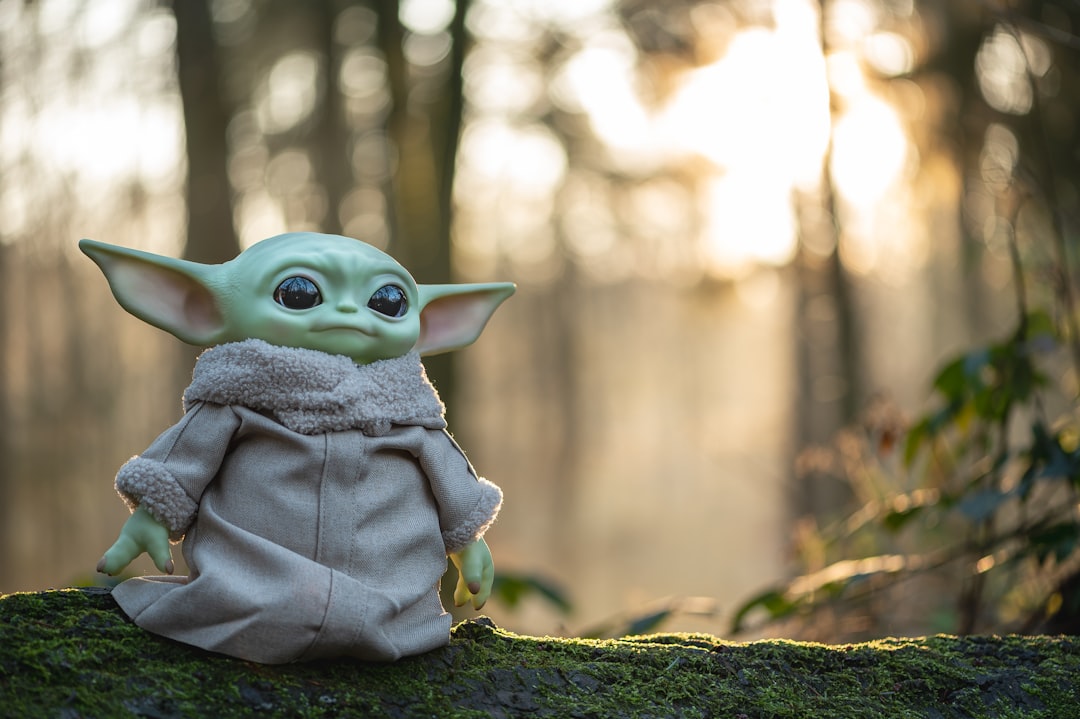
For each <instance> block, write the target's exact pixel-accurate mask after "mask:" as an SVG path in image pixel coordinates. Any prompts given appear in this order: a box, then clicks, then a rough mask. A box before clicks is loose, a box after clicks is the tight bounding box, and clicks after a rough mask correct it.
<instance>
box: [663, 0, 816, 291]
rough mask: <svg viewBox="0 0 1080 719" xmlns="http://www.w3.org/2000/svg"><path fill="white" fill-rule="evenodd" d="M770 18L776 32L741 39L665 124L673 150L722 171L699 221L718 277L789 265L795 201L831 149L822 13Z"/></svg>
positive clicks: (783, 4)
mask: <svg viewBox="0 0 1080 719" xmlns="http://www.w3.org/2000/svg"><path fill="white" fill-rule="evenodd" d="M774 19H775V27H774V28H772V29H761V28H755V29H749V30H744V31H742V32H740V33H738V35H737V36H736V37H735V39H734V40H733V41H732V42H731V44H730V46H729V47H728V51H727V53H726V54H725V55H724V56H723V57H721V58H720V59H719V60H718V61H717V62H716V63H714V64H712V65H709V66H706V67H704V68H701V69H699V70H695V71H693V72H691V73H688V75H687V77H686V78H685V79H684V82H683V85H682V86H681V88H680V89H679V91H678V92H677V93H676V94H675V96H674V97H673V99H672V101H671V102H670V103H669V104H668V106H667V107H666V108H665V109H664V111H663V114H662V117H661V120H660V123H661V127H662V133H663V135H664V136H665V137H666V139H667V141H668V142H670V143H671V144H672V145H673V146H674V147H675V148H677V149H681V150H682V151H683V152H690V153H693V154H697V155H700V156H702V157H704V158H707V159H708V160H710V161H711V162H712V163H713V164H714V165H715V166H716V167H717V170H718V173H717V175H716V176H715V177H714V178H713V179H711V180H709V181H707V183H706V186H707V189H706V191H705V192H704V193H703V195H702V202H703V207H702V213H703V217H704V218H705V219H704V225H705V226H704V232H703V250H704V255H705V261H706V265H707V268H708V269H709V271H710V272H712V273H714V274H718V275H727V276H739V275H741V274H744V273H745V272H747V271H749V269H750V268H752V266H753V265H754V264H757V263H764V264H770V265H781V264H785V263H787V262H789V261H790V260H791V258H792V257H793V256H794V253H795V247H796V229H797V222H796V219H795V216H794V210H793V207H792V192H793V191H794V190H795V189H796V188H799V187H812V186H814V185H815V184H816V183H817V181H818V179H819V177H820V174H821V166H822V159H823V157H824V154H825V150H826V148H827V147H828V142H829V123H830V118H829V88H828V84H827V81H826V73H825V64H824V60H823V58H822V56H821V50H820V46H819V44H818V41H817V38H816V34H815V32H816V31H815V28H816V14H815V13H814V11H813V9H812V8H811V7H810V6H809V5H807V4H806V3H803V2H800V1H799V0H782V1H780V2H777V3H776V4H775V8H774Z"/></svg>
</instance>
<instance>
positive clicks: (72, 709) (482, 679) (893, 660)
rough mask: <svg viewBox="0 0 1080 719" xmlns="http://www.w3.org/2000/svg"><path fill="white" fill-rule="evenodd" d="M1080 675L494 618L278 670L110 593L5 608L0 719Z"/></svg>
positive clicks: (984, 641) (726, 710)
mask: <svg viewBox="0 0 1080 719" xmlns="http://www.w3.org/2000/svg"><path fill="white" fill-rule="evenodd" d="M1078 674H1080V641H1078V640H1077V639H1075V638H1072V637H1057V638H1052V637H965V638H957V637H946V636H938V637H931V638H925V639H886V640H881V641H877V642H871V643H866V644H855V645H844V646H827V645H822V644H806V643H799V642H789V641H760V642H749V643H734V642H725V641H721V640H719V639H716V638H713V637H710V636H707V635H701V634H667V635H651V636H647V637H626V638H623V639H619V640H585V639H560V638H552V637H545V638H535V637H526V636H519V635H515V634H511V633H509V632H506V631H503V630H501V629H499V628H497V627H495V626H494V625H493V624H492V623H491V622H490V621H489V620H487V619H483V618H481V619H476V620H471V621H468V622H464V623H462V624H459V625H458V626H457V627H456V628H455V629H454V631H453V634H452V637H451V640H450V644H449V646H447V647H444V648H442V649H438V650H435V651H432V652H429V653H427V654H424V655H422V656H418V657H411V658H407V659H402V660H400V661H398V662H396V663H393V664H365V663H362V662H358V661H353V660H349V659H339V660H331V661H320V662H312V663H308V664H288V665H281V666H266V665H259V664H254V663H252V662H246V661H240V660H236V659H230V658H228V657H224V656H222V655H219V654H212V653H209V652H205V651H201V650H198V649H193V648H191V647H187V646H185V645H183V644H179V643H177V642H173V641H169V640H165V639H161V638H159V637H156V636H154V635H152V634H148V633H146V632H144V631H143V630H142V629H139V628H138V627H136V626H135V625H134V624H132V623H131V622H130V621H129V620H128V619H127V618H126V617H125V616H124V615H123V613H122V612H121V611H120V609H119V608H118V607H117V606H116V604H115V603H114V602H113V600H112V597H111V596H110V595H109V593H108V590H104V589H85V590H64V591H51V592H41V593H33V594H13V595H8V596H6V597H2V598H0V677H3V681H2V682H0V714H3V715H5V716H13V717H14V716H19V717H23V716H64V717H80V716H152V717H187V716H213V717H231V716H291V717H323V716H381V717H416V716H438V717H511V716H530V717H731V718H733V719H734V718H736V717H746V718H747V719H750V718H751V717H753V718H755V719H756V718H758V717H761V718H765V717H833V718H834V719H844V718H850V717H859V718H860V719H875V718H879V719H883V718H886V717H887V718H888V719H893V718H894V717H1017V716H1048V717H1066V716H1075V712H1076V706H1077V704H1078V702H1080V684H1078V683H1077V682H1076V677H1077V676H1078Z"/></svg>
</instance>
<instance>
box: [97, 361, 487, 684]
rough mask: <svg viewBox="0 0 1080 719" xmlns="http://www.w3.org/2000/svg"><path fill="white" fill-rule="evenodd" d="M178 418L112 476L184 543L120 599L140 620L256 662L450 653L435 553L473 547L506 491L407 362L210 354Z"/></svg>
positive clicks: (416, 365) (442, 563)
mask: <svg viewBox="0 0 1080 719" xmlns="http://www.w3.org/2000/svg"><path fill="white" fill-rule="evenodd" d="M185 406H186V413H185V415H184V417H183V418H182V420H181V421H180V422H179V423H178V424H176V425H175V426H173V427H171V428H170V429H168V430H167V431H166V432H164V433H163V434H162V435H161V436H160V437H158V439H157V440H155V441H154V443H153V444H152V445H151V446H150V447H149V448H148V449H147V450H146V451H145V452H144V453H143V454H142V455H140V456H138V457H135V458H132V460H131V461H129V462H128V463H127V464H125V465H124V466H123V467H122V468H121V469H120V472H119V473H118V474H117V489H118V490H119V491H120V493H121V495H122V496H123V497H124V498H125V500H126V501H128V503H129V504H130V505H131V506H133V507H134V506H137V505H138V504H142V505H143V506H145V507H146V508H147V509H148V510H149V511H150V512H151V514H153V515H154V516H155V517H156V518H157V519H159V520H160V521H163V522H164V523H165V524H166V525H167V526H168V527H169V529H170V531H171V532H172V536H173V537H174V538H179V537H180V536H183V537H184V548H183V551H184V558H185V559H186V560H187V563H188V566H189V567H190V570H191V574H190V576H188V577H143V578H137V579H132V580H129V581H126V582H124V583H122V584H120V585H119V586H118V587H116V589H115V590H114V591H113V595H114V597H115V598H116V600H117V602H119V604H120V606H121V607H122V608H123V609H124V611H125V612H126V613H127V614H128V615H129V616H130V617H131V618H132V619H133V620H134V621H135V622H136V624H138V625H139V626H141V627H143V628H145V629H147V630H149V631H151V632H154V633H156V634H161V635H163V636H167V637H170V638H172V639H176V640H179V641H182V642H185V643H188V644H192V645H195V646H198V647H202V648H204V649H209V650H213V651H218V652H223V653H225V654H230V655H232V656H236V657H240V658H243V659H249V660H252V661H258V662H265V663H282V662H290V661H294V660H304V659H312V658H316V657H326V656H339V655H348V656H354V657H358V658H361V659H370V660H379V661H389V660H394V659H397V658H398V657H401V656H407V655H412V654H418V653H422V652H425V651H428V650H430V649H433V648H436V647H439V646H442V645H445V644H446V643H447V642H448V641H449V629H450V617H449V615H448V614H446V612H445V611H444V610H443V607H442V605H441V603H440V601H439V595H438V584H439V579H440V577H441V576H442V574H443V573H444V571H445V569H446V555H447V554H448V553H451V552H454V551H457V550H460V549H462V548H463V547H465V546H466V545H468V544H469V543H471V542H472V541H474V540H475V539H477V538H479V537H480V536H482V535H483V533H484V532H485V531H486V529H487V528H488V526H490V524H491V522H492V521H494V518H495V515H496V514H497V512H498V509H499V506H500V504H501V501H502V494H501V492H500V491H499V489H498V488H497V487H496V486H495V485H493V484H491V483H490V482H488V481H486V480H484V479H481V478H478V477H477V475H476V473H475V472H474V471H473V469H472V467H471V466H470V465H469V462H468V461H467V460H466V458H465V456H464V455H463V454H462V452H461V450H460V449H459V448H458V447H457V445H456V444H455V443H454V441H453V440H452V439H451V438H450V436H449V434H447V432H446V431H445V429H444V426H445V423H444V421H443V419H442V404H441V402H439V400H438V397H437V395H435V392H434V389H433V388H432V387H431V385H430V383H428V381H427V378H426V376H425V375H424V372H423V367H422V365H421V364H420V360H419V357H417V356H415V355H409V356H406V357H402V358H398V359H394V360H385V361H382V362H376V363H373V364H371V365H366V366H360V367H358V366H356V365H354V364H353V363H352V362H351V360H349V359H348V358H345V357H335V356H331V355H326V354H323V353H320V352H314V351H312V350H297V349H286V348H280V347H274V346H271V345H268V344H266V343H264V342H260V341H258V340H248V341H245V342H240V343H233V344H230V345H222V346H219V347H216V348H213V349H211V350H208V351H207V352H206V353H204V354H203V355H202V357H201V358H200V360H199V362H198V363H197V365H196V370H195V378H194V381H193V382H192V385H191V387H189V388H188V391H187V392H186V393H185Z"/></svg>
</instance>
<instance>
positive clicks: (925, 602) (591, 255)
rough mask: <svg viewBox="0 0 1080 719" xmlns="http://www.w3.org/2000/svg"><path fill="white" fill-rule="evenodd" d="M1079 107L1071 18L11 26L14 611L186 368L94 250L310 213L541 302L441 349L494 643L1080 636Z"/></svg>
mask: <svg viewBox="0 0 1080 719" xmlns="http://www.w3.org/2000/svg"><path fill="white" fill-rule="evenodd" d="M1078 111H1080V3H1077V2H1076V1H1075V0H1056V1H1051V0H1045V1H1040V0H950V1H949V2H938V1H937V0H820V1H818V0H708V1H706V0H701V1H699V0H665V1H664V2H658V1H654V2H649V1H648V0H367V1H364V0H320V1H319V2H299V1H287V0H184V2H175V3H172V4H170V3H165V2H158V1H155V0H109V2H98V3H90V2H79V1H78V0H32V1H31V0H0V273H2V278H3V280H2V282H0V292H3V304H2V307H3V311H2V312H0V347H2V351H0V366H2V373H0V377H2V382H3V384H2V385H0V425H2V426H3V428H4V429H5V431H4V432H3V433H2V434H0V468H2V469H0V472H2V475H0V591H3V592H10V591H16V590H32V589H42V588H46V587H50V586H66V585H70V584H71V583H75V582H87V581H91V582H92V581H96V580H100V579H102V577H100V576H98V577H96V578H95V577H94V575H93V567H94V566H95V564H96V562H97V559H98V558H99V557H100V555H101V553H102V552H103V551H104V549H105V548H106V547H108V546H109V544H111V542H112V541H113V539H114V537H115V534H116V532H117V531H118V530H119V528H120V526H121V524H122V522H123V520H124V518H125V516H126V510H125V509H124V507H123V505H122V503H121V502H120V501H119V499H117V497H116V496H115V494H114V493H113V490H112V477H113V475H114V474H115V471H116V469H117V468H118V467H119V466H120V464H122V463H123V462H124V461H125V460H126V459H127V458H128V457H129V456H131V455H132V454H135V453H137V452H139V451H141V450H142V449H143V448H144V447H145V446H146V445H147V444H149V442H150V441H151V440H152V439H153V438H154V437H155V436H156V435H157V434H158V433H159V432H160V431H162V430H163V429H164V428H165V427H167V426H168V425H170V424H171V423H173V422H174V421H175V420H176V419H177V417H178V414H179V412H180V406H179V404H180V403H179V394H180V391H181V390H182V388H183V387H184V386H185V385H186V383H187V378H188V377H189V376H190V368H191V363H192V361H193V358H194V356H195V354H194V350H192V349H190V348H183V347H180V346H179V343H178V342H177V341H176V340H174V339H173V338H171V337H169V336H166V335H164V334H163V333H161V332H159V331H157V330H155V329H153V328H151V327H149V326H145V325H143V324H141V323H140V322H139V321H138V320H135V319H134V318H132V317H130V316H128V315H126V314H125V313H124V312H123V311H122V310H121V309H120V308H119V307H118V306H117V305H116V304H115V302H114V300H113V298H112V296H111V295H110V294H109V292H108V289H107V287H106V284H105V282H104V280H103V278H102V277H101V276H100V274H99V273H98V271H97V269H96V268H95V267H94V266H93V265H92V263H90V262H89V261H87V260H86V259H85V258H84V257H82V256H81V255H79V254H78V252H77V251H76V246H75V243H76V241H77V240H78V239H79V238H81V237H91V238H94V239H99V240H104V241H107V242H112V243H115V244H121V245H126V246H131V247H138V248H143V249H147V250H150V251H154V252H159V253H165V254H176V255H183V256H186V257H188V258H191V259H195V260H200V261H211V262H213V261H222V260H224V259H228V258H230V257H232V256H233V255H234V254H235V253H236V252H237V251H238V250H239V249H240V248H242V247H246V246H247V245H249V244H251V243H252V242H255V241H257V240H259V239H263V238H265V237H269V236H271V235H274V234H277V233H280V232H284V231H291V230H317V231H324V232H332V233H342V234H346V235H349V236H352V237H356V238H358V239H361V240H364V241H367V242H370V243H373V244H375V245H377V246H379V247H380V248H384V249H386V250H387V251H388V252H390V253H392V254H393V255H395V256H396V257H397V258H398V259H399V260H400V261H401V262H402V263H403V264H405V265H406V266H407V267H409V268H410V269H411V270H412V271H413V272H414V274H415V275H416V277H417V278H418V280H420V281H422V282H442V281H449V280H453V281H489V280H491V281H494V280H511V281H514V282H517V283H518V285H519V291H518V294H517V295H516V296H515V297H514V298H513V299H512V300H511V301H510V302H508V303H507V304H506V305H505V306H504V307H503V308H502V309H500V311H499V313H498V314H497V315H496V317H495V319H494V320H493V322H492V324H491V325H490V326H489V328H488V330H487V331H486V332H485V334H484V336H483V337H481V339H480V340H479V342H478V343H477V344H476V345H475V346H473V347H471V348H469V349H467V350H465V351H462V352H459V353H457V354H456V355H453V356H449V357H440V358H433V359H432V360H431V361H430V362H429V363H428V364H429V372H430V373H431V375H432V376H433V378H434V380H435V382H436V384H437V385H438V387H439V388H440V390H441V392H442V394H443V395H444V399H446V400H447V402H448V404H449V406H450V412H451V415H452V416H451V429H452V430H453V431H454V432H455V434H456V435H457V436H458V438H459V439H460V441H461V443H462V444H463V446H464V447H465V448H466V450H467V451H468V452H469V455H470V458H471V459H472V461H473V463H474V464H475V465H476V466H477V468H478V470H479V471H480V472H481V473H482V474H484V475H485V476H487V477H489V478H490V479H492V480H493V481H495V482H496V483H498V484H500V485H501V486H502V487H503V489H504V491H505V493H506V497H507V499H506V506H505V508H504V510H503V513H502V515H501V518H500V520H499V522H498V524H497V525H496V527H495V528H494V529H493V530H492V531H491V533H490V534H489V535H488V538H489V543H490V544H491V546H492V550H493V553H494V555H495V559H496V566H497V569H498V571H499V572H500V578H499V595H498V597H497V598H496V599H495V600H493V601H492V603H491V604H490V605H489V606H488V607H487V608H485V613H488V614H490V615H492V616H493V617H494V618H495V619H496V621H497V622H499V623H500V624H502V625H505V626H508V627H510V628H512V629H515V630H518V631H522V632H529V633H589V634H604V633H613V632H614V633H618V632H620V631H624V630H626V629H628V628H630V629H636V630H641V629H647V628H650V627H652V626H658V623H659V622H661V621H664V622H665V624H664V626H665V628H670V629H685V630H703V631H708V632H712V633H717V634H729V633H734V634H735V635H736V636H740V637H750V636H760V635H766V634H773V635H776V634H783V635H787V636H795V637H808V638H816V639H824V640H833V641H837V640H843V639H854V638H859V637H866V636H874V635H882V634H924V633H928V632H937V631H950V632H971V631H1009V630H1022V631H1053V630H1071V629H1072V628H1073V626H1072V625H1070V624H1069V622H1070V621H1075V618H1076V617H1077V616H1078V615H1080V579H1077V576H1078V575H1077V569H1078V566H1080V555H1078V552H1077V540H1078V538H1080V527H1078V523H1080V513H1078V502H1077V485H1078V482H1080V453H1078V445H1080V430H1078V429H1077V422H1076V420H1077V417H1076V412H1075V403H1074V399H1075V397H1076V392H1077V368H1078V367H1080V350H1078V348H1080V344H1078V341H1080V338H1078V333H1077V331H1076V323H1077V318H1076V307H1075V301H1076V300H1075V289H1074V282H1075V268H1076V259H1075V253H1076V249H1077V239H1078V234H1077V231H1078V221H1080V184H1078V183H1080V169H1078V161H1080V154H1078V153H1080V146H1078V141H1080V134H1078V127H1080V119H1078V115H1077V113H1078ZM174 554H175V555H176V556H177V558H179V551H178V550H174ZM141 562H142V563H141V564H139V566H138V567H137V569H138V571H140V572H151V571H152V567H151V565H150V564H149V562H148V561H145V559H144V560H141Z"/></svg>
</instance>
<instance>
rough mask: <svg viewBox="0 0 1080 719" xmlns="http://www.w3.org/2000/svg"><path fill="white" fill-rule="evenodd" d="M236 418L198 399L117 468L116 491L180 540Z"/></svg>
mask: <svg viewBox="0 0 1080 719" xmlns="http://www.w3.org/2000/svg"><path fill="white" fill-rule="evenodd" d="M239 426H240V418H239V417H238V416H237V415H236V413H235V412H233V411H232V410H231V409H230V408H229V407H227V406H225V405H217V404H210V403H203V402H196V403H195V404H193V405H192V406H191V407H190V408H189V409H188V411H187V412H186V413H185V414H184V417H183V418H182V419H181V420H180V421H179V422H177V423H176V424H175V425H173V426H172V427H170V428H169V429H167V430H165V431H164V432H162V433H161V435H160V436H158V438H157V439H155V440H154V442H153V443H152V444H151V445H150V446H149V447H148V448H147V449H146V451H145V452H143V453H142V454H140V455H137V456H135V457H132V458H131V459H130V460H128V461H127V462H126V463H125V464H124V465H123V466H122V467H120V470H119V471H118V472H117V473H116V491H117V492H119V494H120V496H121V497H122V498H123V499H124V502H125V503H127V505H128V507H130V508H131V510H132V511H134V510H135V508H136V507H138V506H140V505H141V506H143V507H145V508H146V510H147V511H148V512H150V514H152V515H153V516H154V518H155V519H157V520H158V521H160V522H162V523H163V524H165V525H166V526H167V527H168V528H169V538H170V539H172V540H173V541H178V540H179V539H181V538H182V537H183V536H184V533H185V532H186V531H187V528H188V526H189V525H190V524H191V522H192V521H193V520H194V519H195V515H196V513H197V512H198V509H199V498H200V497H201V496H202V493H203V490H205V489H206V486H207V485H208V484H209V483H210V481H211V480H212V479H213V478H214V477H215V476H216V475H217V472H218V469H219V468H220V467H221V463H222V461H223V460H224V458H225V454H226V453H227V452H228V449H229V444H230V442H231V440H232V436H233V434H234V433H235V432H236V430H237V428H238V427H239Z"/></svg>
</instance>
